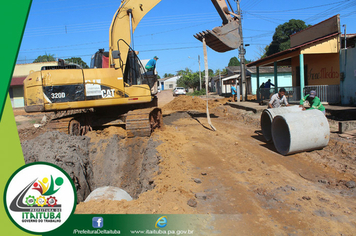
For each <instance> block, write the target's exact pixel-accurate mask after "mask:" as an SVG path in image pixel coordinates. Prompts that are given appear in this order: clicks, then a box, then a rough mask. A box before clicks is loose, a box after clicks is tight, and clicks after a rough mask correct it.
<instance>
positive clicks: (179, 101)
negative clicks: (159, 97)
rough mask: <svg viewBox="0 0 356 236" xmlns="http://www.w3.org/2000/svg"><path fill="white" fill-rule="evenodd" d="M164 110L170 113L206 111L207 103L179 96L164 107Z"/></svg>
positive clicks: (194, 98) (195, 98)
mask: <svg viewBox="0 0 356 236" xmlns="http://www.w3.org/2000/svg"><path fill="white" fill-rule="evenodd" d="M162 109H163V110H169V111H189V110H204V109H206V101H204V100H203V99H201V98H199V97H191V96H179V97H176V98H175V99H173V101H171V102H170V103H168V104H166V105H164V106H163V107H162Z"/></svg>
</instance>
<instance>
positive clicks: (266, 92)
mask: <svg viewBox="0 0 356 236" xmlns="http://www.w3.org/2000/svg"><path fill="white" fill-rule="evenodd" d="M283 88H284V89H285V90H286V93H285V96H286V98H287V101H288V102H296V101H300V99H301V98H300V87H292V86H290V87H283ZM277 89H278V90H279V89H280V88H279V87H278V88H277ZM278 90H277V91H278ZM273 94H275V89H274V88H259V89H257V100H258V101H261V100H269V99H270V97H271V95H273Z"/></svg>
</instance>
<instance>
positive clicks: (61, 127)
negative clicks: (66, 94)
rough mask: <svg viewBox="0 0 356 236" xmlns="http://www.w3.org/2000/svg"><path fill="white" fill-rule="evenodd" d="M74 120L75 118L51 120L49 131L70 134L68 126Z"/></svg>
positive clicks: (48, 126) (48, 124)
mask: <svg viewBox="0 0 356 236" xmlns="http://www.w3.org/2000/svg"><path fill="white" fill-rule="evenodd" d="M72 119H73V117H67V118H60V119H54V120H51V121H50V122H49V123H47V125H46V128H47V130H51V131H59V132H62V133H66V134H68V132H69V131H68V124H69V123H70V121H71V120H72Z"/></svg>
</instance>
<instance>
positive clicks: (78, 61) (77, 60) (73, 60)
mask: <svg viewBox="0 0 356 236" xmlns="http://www.w3.org/2000/svg"><path fill="white" fill-rule="evenodd" d="M64 61H65V62H67V63H74V64H78V65H80V66H81V67H82V68H89V66H88V65H87V63H85V62H84V61H83V60H82V58H80V57H71V58H67V59H64Z"/></svg>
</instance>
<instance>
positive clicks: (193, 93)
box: [187, 89, 206, 96]
mask: <svg viewBox="0 0 356 236" xmlns="http://www.w3.org/2000/svg"><path fill="white" fill-rule="evenodd" d="M187 95H189V96H202V95H206V91H205V89H202V90H199V91H198V90H196V91H194V92H192V93H187Z"/></svg>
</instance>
